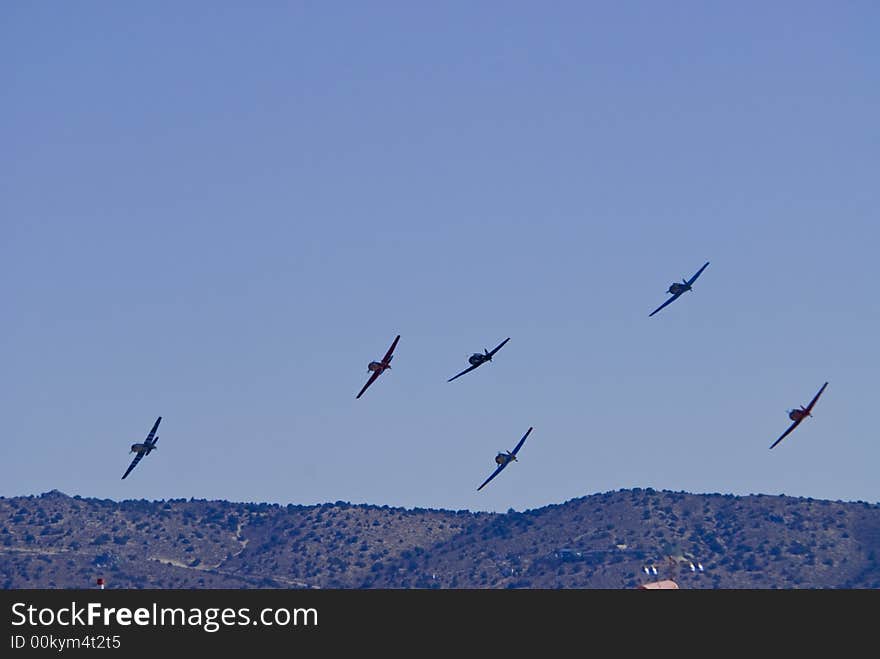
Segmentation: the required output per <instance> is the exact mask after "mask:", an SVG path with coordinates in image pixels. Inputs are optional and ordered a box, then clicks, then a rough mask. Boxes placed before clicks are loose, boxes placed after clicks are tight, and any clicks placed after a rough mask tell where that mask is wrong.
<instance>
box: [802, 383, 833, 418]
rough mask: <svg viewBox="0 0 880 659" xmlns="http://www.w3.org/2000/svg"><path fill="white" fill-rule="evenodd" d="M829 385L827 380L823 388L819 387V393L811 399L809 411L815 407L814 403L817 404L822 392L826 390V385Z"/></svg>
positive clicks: (808, 406)
mask: <svg viewBox="0 0 880 659" xmlns="http://www.w3.org/2000/svg"><path fill="white" fill-rule="evenodd" d="M827 386H828V383H827V382H826V383H825V384H823V385H822V388H821V389H819V393H818V394H816V395H815V396H813V400H811V401H810V404H809V405H807V412H810V411H811V410H812V409H813V405H815V404H816V401H817V400H819V396H821V395H822V392H823V391H825V387H827Z"/></svg>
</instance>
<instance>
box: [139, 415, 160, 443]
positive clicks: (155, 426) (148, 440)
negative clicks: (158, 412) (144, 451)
mask: <svg viewBox="0 0 880 659" xmlns="http://www.w3.org/2000/svg"><path fill="white" fill-rule="evenodd" d="M161 420H162V417H161V416H160V417H159V418H158V419H156V423H154V424H153V429H152V430H151V431H150V434H149V435H147V438H146V439H145V440H144V444H152V443H153V437H155V436H156V430H158V429H159V422H160V421H161ZM162 446H164V444H163V445H162Z"/></svg>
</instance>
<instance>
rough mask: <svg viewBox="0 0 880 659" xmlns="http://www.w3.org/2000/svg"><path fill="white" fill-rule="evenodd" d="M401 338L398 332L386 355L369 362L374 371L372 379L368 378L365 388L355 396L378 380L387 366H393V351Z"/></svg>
mask: <svg viewBox="0 0 880 659" xmlns="http://www.w3.org/2000/svg"><path fill="white" fill-rule="evenodd" d="M399 340H400V334H398V335H397V336H396V337H395V338H394V342H393V343H392V344H391V347H390V348H388V352H386V353H385V356H384V357H382V361H379V362H370V363H369V364H367V370H368V371H372V372H373V374H372V375H371V376H370V379H369V380H367V383H366V384H365V385H364V388H363V389H361V391H360V393H359V394H358V395H357V396H355V398H360V397H361V396H362V395H363V393H364V392H365V391H366V390H367V387H369V386H370V385H371V384H373V382H375V381H376V378H378V377H379V376H380V375H382V372H383V371H384V370H385V369H386V368H391V360H392V359H393V357H394V355H392V354H391V353H393V352H394V348H396V347H397V342H398V341H399Z"/></svg>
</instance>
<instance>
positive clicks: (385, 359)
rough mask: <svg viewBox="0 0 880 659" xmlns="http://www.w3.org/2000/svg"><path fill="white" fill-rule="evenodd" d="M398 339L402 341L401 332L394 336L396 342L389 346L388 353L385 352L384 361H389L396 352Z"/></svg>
mask: <svg viewBox="0 0 880 659" xmlns="http://www.w3.org/2000/svg"><path fill="white" fill-rule="evenodd" d="M398 341H400V334H398V335H397V336H396V337H395V338H394V342H393V343H392V344H391V347H390V348H388V352H386V353H385V356H384V357H382V361H383V362H387V361H388V360H389V359H391V353H393V352H394V349H395V348H396V347H397V342H398Z"/></svg>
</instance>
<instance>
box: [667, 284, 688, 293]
mask: <svg viewBox="0 0 880 659" xmlns="http://www.w3.org/2000/svg"><path fill="white" fill-rule="evenodd" d="M689 290H691V287H690V286H688V285H687V284H680V283H678V282H676V283H674V284H672V285H671V286H670V287H669V292H670V293H672V294H673V295H679V294H680V293H684V292H685V291H689Z"/></svg>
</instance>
